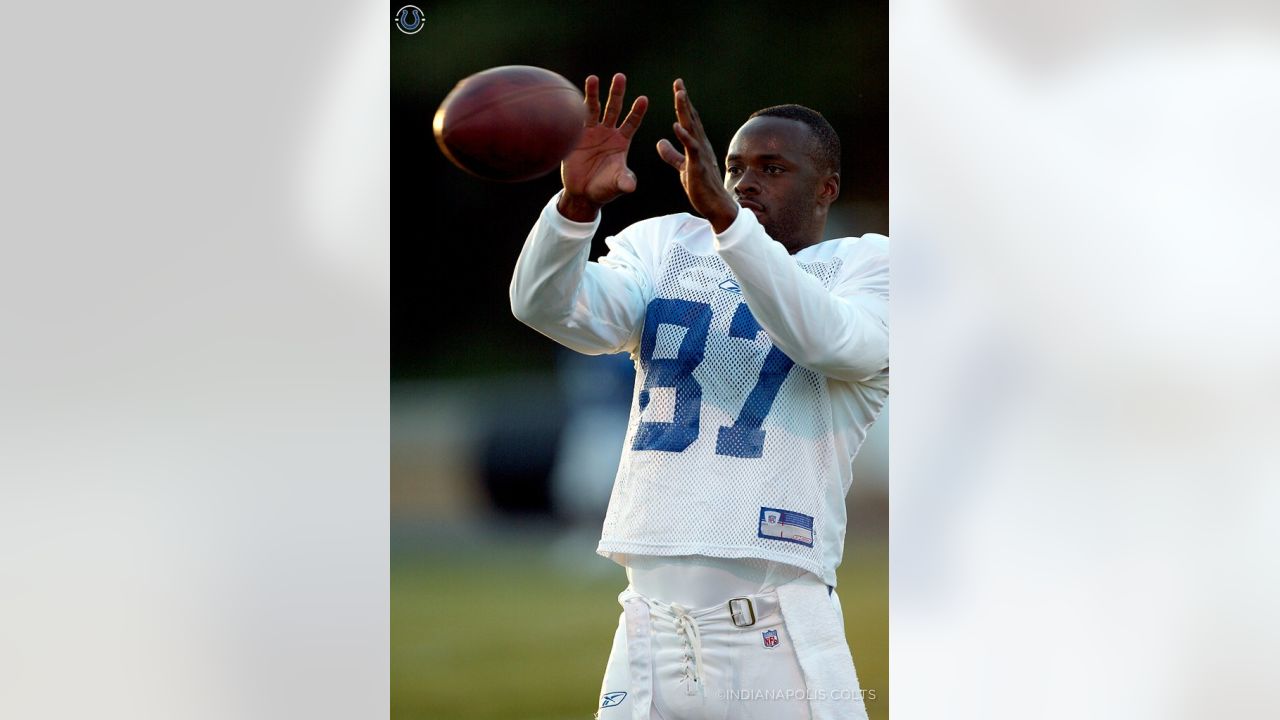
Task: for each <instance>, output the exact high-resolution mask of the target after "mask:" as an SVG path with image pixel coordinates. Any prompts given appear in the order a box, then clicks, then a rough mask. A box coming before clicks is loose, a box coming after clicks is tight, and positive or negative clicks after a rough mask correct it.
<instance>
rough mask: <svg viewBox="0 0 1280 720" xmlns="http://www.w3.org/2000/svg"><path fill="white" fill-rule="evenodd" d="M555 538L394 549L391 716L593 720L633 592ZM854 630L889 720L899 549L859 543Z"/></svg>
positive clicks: (874, 714)
mask: <svg viewBox="0 0 1280 720" xmlns="http://www.w3.org/2000/svg"><path fill="white" fill-rule="evenodd" d="M555 548H556V546H555V545H554V544H553V543H552V542H550V539H549V538H545V537H539V536H531V537H523V538H521V537H515V538H508V539H505V540H497V541H491V542H490V543H487V544H486V545H485V547H483V548H476V547H474V546H472V547H471V548H470V549H468V550H466V551H463V552H455V551H452V550H450V549H448V548H444V547H441V546H440V544H439V543H435V544H434V547H431V548H426V549H418V550H416V551H408V550H401V551H396V552H393V554H392V562H391V717H392V718H394V719H396V720H426V719H428V718H430V719H431V720H463V719H464V718H465V719H475V720H497V719H503V720H507V719H513V720H561V719H567V718H578V719H582V718H590V717H592V714H593V713H594V712H595V710H596V707H595V704H596V703H595V701H596V697H597V695H598V693H599V690H600V681H601V679H602V677H603V675H604V667H605V662H606V660H607V659H608V657H609V650H610V647H611V645H612V641H613V632H614V629H615V628H616V626H617V622H618V615H619V613H620V612H621V608H620V607H619V605H618V601H617V596H618V593H619V592H621V591H622V589H623V588H624V587H625V585H626V577H625V575H624V574H623V570H622V568H620V567H617V566H613V567H605V566H603V565H602V563H604V564H607V561H604V560H602V559H600V558H598V557H595V556H594V555H592V554H591V550H590V549H589V548H583V550H582V556H581V558H578V557H577V554H576V553H574V554H573V555H572V556H570V557H567V556H566V552H565V551H564V550H563V549H560V550H556V549H555ZM838 589H839V592H840V600H841V604H842V607H843V610H844V616H845V629H846V634H847V637H848V639H849V645H850V647H851V648H852V650H853V657H854V662H855V664H856V665H857V668H858V677H859V680H860V681H861V685H862V688H863V690H864V691H866V692H867V711H868V714H869V715H870V717H871V718H872V720H884V719H885V718H888V716H889V712H888V711H889V702H888V682H889V627H888V618H889V592H888V589H889V585H888V545H887V543H885V542H884V541H882V540H864V539H860V540H857V541H853V540H851V541H850V542H849V546H848V548H847V549H846V551H845V561H844V564H843V565H842V566H841V568H840V571H839V588H838Z"/></svg>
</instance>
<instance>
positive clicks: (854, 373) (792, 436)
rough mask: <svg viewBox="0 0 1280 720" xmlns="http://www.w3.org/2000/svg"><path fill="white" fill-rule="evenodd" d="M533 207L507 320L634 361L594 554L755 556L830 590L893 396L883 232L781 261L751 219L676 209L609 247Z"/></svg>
mask: <svg viewBox="0 0 1280 720" xmlns="http://www.w3.org/2000/svg"><path fill="white" fill-rule="evenodd" d="M557 199H558V196H557V197H556V198H553V199H552V201H551V202H550V203H549V204H548V205H547V207H546V208H544V210H543V212H542V215H541V217H540V218H539V220H538V222H537V224H535V225H534V227H533V230H532V231H531V232H530V234H529V238H528V240H527V241H526V242H525V245H524V249H523V251H522V252H521V254H520V259H519V261H518V262H517V264H516V270H515V276H514V277H513V279H512V283H511V303H512V310H513V311H514V312H515V314H516V316H517V317H518V318H520V319H521V320H522V321H524V322H525V323H527V324H529V325H530V326H532V327H533V328H535V329H536V330H538V331H539V332H541V333H543V334H545V335H547V336H548V337H550V338H552V339H554V340H556V341H558V342H560V343H562V344H564V345H566V346H567V347H569V348H572V349H574V350H577V351H579V352H583V353H588V354H602V353H614V352H622V351H627V352H630V353H631V356H632V358H633V360H634V361H635V363H636V388H635V395H634V397H633V400H632V407H631V422H630V424H629V426H628V428H627V435H626V439H625V445H624V448H623V454H622V460H621V462H620V464H619V467H618V474H617V478H616V479H615V481H614V486H613V494H612V496H611V498H610V500H609V509H608V513H607V514H606V516H605V522H604V530H603V533H602V536H601V539H600V545H599V548H598V552H599V553H600V554H602V555H605V556H606V557H612V558H614V559H615V560H622V559H623V556H627V555H654V556H672V555H706V556H711V557H723V558H759V559H762V560H771V561H775V562H781V563H786V564H788V565H792V566H796V567H799V568H803V569H804V570H807V571H809V572H812V573H814V574H815V575H817V576H818V577H820V578H822V579H823V581H824V582H826V583H827V584H828V585H835V582H836V580H835V569H836V566H837V565H839V564H840V557H841V554H842V551H843V548H844V533H845V506H844V497H845V494H846V493H847V492H848V490H849V486H850V484H851V482H852V479H853V478H852V472H853V470H852V462H853V457H854V455H855V454H856V453H857V451H858V448H859V447H860V446H861V445H862V441H863V440H864V439H865V437H866V434H867V429H868V428H869V427H870V426H871V423H872V422H873V421H874V420H875V418H876V416H877V415H878V414H879V412H880V409H881V408H882V407H883V406H884V402H885V399H886V398H887V396H888V392H889V337H888V331H889V312H888V301H889V257H888V238H886V237H884V236H882V235H866V236H863V237H862V238H842V239H839V240H829V241H827V242H823V243H820V244H818V245H814V246H812V247H808V248H805V249H804V250H802V251H800V252H799V253H797V254H796V255H794V256H792V255H789V254H788V253H787V251H786V249H785V248H783V247H782V245H781V244H779V243H777V242H775V241H773V240H772V239H771V238H770V237H769V236H768V234H766V233H765V231H764V228H763V227H762V226H761V225H760V223H759V221H758V220H757V219H756V217H755V215H754V214H753V213H751V212H750V211H746V210H739V212H738V216H737V218H736V219H735V220H734V222H733V224H732V225H731V226H730V227H729V228H727V229H726V230H725V232H723V233H721V234H719V235H716V234H715V233H714V231H713V230H712V228H711V225H710V223H708V222H707V221H706V220H704V219H702V218H698V217H695V216H693V215H689V214H687V213H681V214H679V215H668V216H665V217H659V218H653V219H651V220H645V221H642V222H639V223H636V224H635V225H632V226H630V227H628V228H627V229H626V230H624V231H622V232H621V233H619V234H618V235H617V236H615V237H611V238H609V239H608V240H607V245H608V247H609V252H608V254H607V255H606V256H604V257H602V258H601V259H600V260H599V262H588V261H587V254H588V252H589V250H590V245H591V242H590V241H591V238H592V236H593V235H594V234H595V232H596V228H597V227H598V225H599V220H598V219H597V221H596V222H593V223H576V222H572V221H570V220H567V219H565V218H564V217H563V216H561V215H560V213H559V212H558V211H557V210H556V200H557Z"/></svg>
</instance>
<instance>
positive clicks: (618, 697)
mask: <svg viewBox="0 0 1280 720" xmlns="http://www.w3.org/2000/svg"><path fill="white" fill-rule="evenodd" d="M626 697H627V694H626V693H625V692H621V691H620V692H610V693H605V694H604V698H603V700H602V701H601V702H600V707H602V708H607V707H613V706H614V705H617V704H619V703H621V702H622V700H623V699H624V698H626Z"/></svg>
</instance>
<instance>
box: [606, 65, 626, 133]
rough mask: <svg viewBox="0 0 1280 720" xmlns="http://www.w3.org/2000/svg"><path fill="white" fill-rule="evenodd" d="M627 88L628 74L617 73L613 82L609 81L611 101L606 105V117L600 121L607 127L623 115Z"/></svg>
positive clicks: (611, 125)
mask: <svg viewBox="0 0 1280 720" xmlns="http://www.w3.org/2000/svg"><path fill="white" fill-rule="evenodd" d="M626 90H627V76H626V75H623V74H622V73H617V74H616V75H614V76H613V82H611V83H609V101H608V102H607V103H605V106H604V118H603V119H602V120H601V121H600V122H601V123H602V124H603V125H604V126H605V127H613V126H614V125H615V124H616V123H617V122H618V116H619V115H622V96H623V94H624V93H625V92H626Z"/></svg>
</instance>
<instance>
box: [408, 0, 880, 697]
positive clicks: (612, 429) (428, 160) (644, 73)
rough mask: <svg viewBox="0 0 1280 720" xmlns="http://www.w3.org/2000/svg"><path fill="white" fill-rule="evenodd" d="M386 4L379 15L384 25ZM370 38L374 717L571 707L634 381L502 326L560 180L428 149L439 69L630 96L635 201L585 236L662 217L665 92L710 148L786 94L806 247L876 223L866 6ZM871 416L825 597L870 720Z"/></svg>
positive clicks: (612, 8) (552, 19)
mask: <svg viewBox="0 0 1280 720" xmlns="http://www.w3.org/2000/svg"><path fill="white" fill-rule="evenodd" d="M400 6H401V4H399V3H392V6H391V13H392V14H394V13H395V12H396V10H398V9H399V7H400ZM418 7H420V8H421V9H422V11H423V18H424V21H423V26H422V29H421V30H420V31H419V32H417V33H415V34H412V35H408V34H403V33H401V32H399V31H398V30H397V29H395V27H394V25H393V26H392V28H390V31H391V35H392V36H391V132H392V135H391V145H392V161H391V176H392V183H391V200H392V202H391V217H392V233H391V238H392V271H391V272H392V283H391V288H392V290H391V318H392V345H391V381H392V382H391V571H392V572H391V593H392V594H391V614H392V615H391V619H392V640H391V647H392V658H391V660H392V662H391V709H392V716H393V717H396V718H573V717H576V718H583V717H589V716H590V715H591V714H592V713H593V712H595V705H596V702H595V701H596V698H597V695H598V691H599V686H600V681H601V678H602V676H603V672H604V666H605V661H606V659H607V657H608V654H609V649H610V645H611V641H612V636H613V628H614V627H615V626H616V623H617V618H618V614H619V612H620V608H619V607H618V605H617V600H616V597H617V594H618V593H619V592H620V591H621V590H622V589H623V587H624V586H625V584H626V580H625V575H624V574H623V570H622V568H620V567H618V566H617V565H615V564H613V563H612V562H610V561H607V560H604V559H603V558H600V557H599V556H597V555H595V553H594V549H595V542H596V540H597V539H598V537H599V532H600V524H601V521H602V519H603V516H604V509H605V506H606V504H607V500H608V495H609V490H610V487H611V484H612V480H613V475H614V472H615V470H616V465H617V460H618V455H619V452H620V450H621V445H622V438H623V435H624V433H625V428H626V420H627V412H628V406H629V402H630V397H631V389H632V383H633V380H634V371H633V368H632V366H631V361H630V360H629V359H628V358H627V357H626V356H612V357H596V358H591V357H586V356H582V355H577V354H574V353H571V352H568V351H565V350H563V349H560V348H558V346H557V345H555V344H554V343H552V342H551V341H550V340H547V339H546V338H544V337H542V336H541V335H538V334H537V333H535V332H534V331H533V330H530V329H529V328H527V327H525V326H524V325H522V324H520V323H519V322H518V321H516V320H515V319H514V318H513V317H512V315H511V312H510V309H509V305H508V300H507V285H508V283H509V281H510V276H511V271H512V268H513V266H514V263H515V259H516V256H517V254H518V252H519V248H520V246H521V244H522V243H523V241H524V238H525V235H526V234H527V232H528V230H529V228H530V227H531V225H532V224H533V222H534V220H535V219H536V217H537V214H538V212H539V211H540V210H541V208H542V206H543V205H544V204H545V203H546V202H547V201H548V200H549V199H550V197H551V196H552V195H553V194H555V193H556V192H557V191H558V190H559V187H560V184H559V179H558V177H557V176H556V175H555V174H552V175H550V176H547V177H545V178H542V179H539V180H535V181H532V182H528V183H523V184H517V185H501V184H495V183H489V182H484V181H480V180H476V179H474V178H472V177H470V176H469V175H466V174H465V173H463V172H462V171H460V170H458V169H457V168H455V167H453V166H452V165H451V164H449V163H448V161H447V160H446V159H445V158H444V156H443V155H442V154H441V153H440V152H439V150H438V149H437V147H436V145H435V141H434V138H433V137H432V134H431V118H432V115H433V114H434V112H435V109H436V107H437V106H438V105H439V104H440V102H441V101H442V100H443V99H444V97H445V95H447V94H448V92H449V91H450V90H451V89H452V88H453V86H454V85H455V84H456V83H457V82H458V81H459V80H461V79H462V78H464V77H466V76H468V75H471V74H473V73H475V72H479V71H481V70H484V69H486V68H490V67H494V66H498V65H537V66H541V67H545V68H548V69H550V70H553V71H555V72H557V73H560V74H561V75H563V76H565V77H566V78H569V79H570V81H571V82H573V83H574V84H576V85H579V86H580V85H581V83H582V81H583V79H584V78H585V77H586V76H587V75H588V74H596V75H598V76H600V77H602V78H604V79H605V82H606V83H607V79H608V77H609V76H610V75H612V73H614V72H623V73H626V75H627V77H628V88H627V91H628V92H627V103H628V105H629V104H630V102H631V100H632V99H634V98H635V97H636V96H637V95H640V94H645V95H648V96H649V97H650V100H651V101H652V102H651V106H650V110H649V113H648V115H647V116H646V118H645V121H644V124H643V125H642V126H641V128H640V130H639V132H638V133H637V135H636V138H635V141H634V143H633V146H632V151H631V156H630V162H631V167H632V169H633V170H634V171H635V172H636V175H637V176H638V178H639V187H638V189H637V192H636V193H634V194H633V195H631V196H629V197H625V198H622V199H620V200H618V201H616V202H615V203H613V204H612V205H610V206H609V207H608V208H606V210H605V212H604V217H603V223H602V226H601V229H600V232H599V233H597V236H596V239H595V241H594V243H593V249H592V258H595V257H598V256H599V255H600V254H601V253H603V252H604V249H605V248H604V239H605V237H607V236H608V235H610V234H613V233H616V232H617V231H619V230H621V229H622V228H624V227H626V226H627V225H629V224H631V223H633V222H636V221H638V220H641V219H643V218H646V217H652V216H655V215H664V214H670V213H676V212H685V211H687V210H688V204H687V200H686V199H685V197H684V195H683V192H682V191H681V189H680V186H679V183H678V182H677V179H676V176H675V173H674V171H672V170H671V168H669V167H668V166H667V165H665V164H664V163H663V162H662V161H661V160H660V159H659V158H658V155H657V153H656V152H655V151H654V149H653V148H654V145H655V144H656V143H657V141H658V139H659V138H662V137H670V136H671V134H670V125H671V123H672V122H673V121H674V112H673V110H672V107H671V95H670V93H671V91H670V87H671V82H672V81H673V80H674V79H675V78H677V77H682V78H684V79H685V81H686V83H687V85H688V87H689V90H690V95H691V97H692V99H693V101H694V103H695V105H696V107H697V108H698V109H699V112H700V114H701V116H702V118H703V121H704V123H705V124H706V126H707V130H708V135H709V136H710V137H711V139H712V142H713V143H714V144H715V147H716V150H717V151H718V152H720V153H723V152H724V149H725V147H727V145H728V142H729V139H730V138H731V137H732V135H733V132H734V131H735V130H736V129H737V128H738V126H739V125H741V124H742V122H744V121H745V120H746V118H747V116H748V115H749V114H750V113H751V112H753V111H755V110H757V109H759V108H762V107H767V106H769V105H775V104H779V103H784V102H798V103H801V104H805V105H808V106H810V107H813V108H815V109H817V110H819V111H821V112H822V113H823V114H824V115H826V117H827V118H828V119H829V120H830V121H831V123H832V125H833V126H834V127H835V128H836V130H837V132H838V133H839V134H840V136H841V140H842V142H843V146H844V147H843V150H844V155H843V158H842V162H843V169H844V171H843V178H842V179H843V185H842V193H841V197H840V200H839V202H838V203H837V205H836V206H835V207H833V209H832V214H831V219H830V221H829V224H828V228H827V231H828V237H840V236H845V235H861V234H863V233H867V232H877V233H885V234H887V233H888V229H889V228H888V217H889V208H888V7H887V3H885V2H854V3H846V4H841V5H838V6H836V5H817V4H814V5H812V6H806V4H804V3H800V4H795V3H792V4H789V5H788V10H789V12H787V13H786V15H785V17H781V16H780V15H779V13H778V12H777V10H776V7H771V6H764V5H743V4H731V3H702V4H698V5H696V6H692V5H688V4H676V3H670V4H665V3H644V4H639V3H634V4H617V5H609V6H604V5H602V4H599V3H585V2H584V3H565V2H560V3H540V2H530V3H520V4H512V3H500V2H461V3H428V4H420V5H418ZM888 417H889V415H888V411H887V410H886V413H885V414H884V415H883V416H882V417H881V420H880V421H879V422H878V423H877V425H876V426H875V429H874V430H873V433H872V435H871V436H870V437H869V438H868V441H867V443H866V445H865V447H864V449H863V451H862V453H861V454H860V456H859V458H858V461H857V463H856V464H855V481H854V487H853V490H852V491H851V492H850V495H849V509H850V521H849V532H848V537H847V539H846V549H845V562H844V565H843V566H842V567H841V570H840V586H839V588H840V592H841V597H842V600H843V606H844V611H845V616H846V625H847V627H848V636H849V641H850V645H851V647H852V650H853V653H854V659H855V662H856V664H857V667H858V670H859V675H860V679H861V682H862V686H863V688H864V690H866V691H867V700H868V702H867V707H868V711H869V713H870V715H871V717H872V718H884V717H887V716H888V663H887V658H888V617H887V614H888V545H887V532H888V521H887V507H888V505H887V494H888V425H889V423H888Z"/></svg>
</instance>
